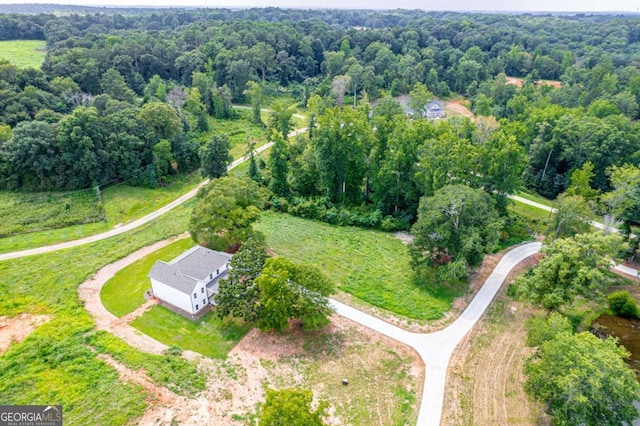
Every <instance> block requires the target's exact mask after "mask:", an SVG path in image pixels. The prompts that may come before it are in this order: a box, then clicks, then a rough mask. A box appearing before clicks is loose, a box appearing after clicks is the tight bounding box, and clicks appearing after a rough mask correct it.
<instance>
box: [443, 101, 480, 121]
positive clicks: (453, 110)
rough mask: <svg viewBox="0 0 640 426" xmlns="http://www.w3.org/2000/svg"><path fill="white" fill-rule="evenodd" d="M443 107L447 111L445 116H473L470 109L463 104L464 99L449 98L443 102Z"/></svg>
mask: <svg viewBox="0 0 640 426" xmlns="http://www.w3.org/2000/svg"><path fill="white" fill-rule="evenodd" d="M444 109H445V111H446V112H447V116H450V115H461V116H463V117H467V118H474V115H473V113H472V112H471V110H470V109H469V108H468V107H467V105H465V102H464V101H460V100H449V101H446V102H445V103H444Z"/></svg>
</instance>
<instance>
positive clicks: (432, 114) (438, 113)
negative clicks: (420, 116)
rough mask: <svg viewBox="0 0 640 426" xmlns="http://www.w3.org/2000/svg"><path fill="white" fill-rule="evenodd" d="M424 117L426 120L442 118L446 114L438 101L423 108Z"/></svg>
mask: <svg viewBox="0 0 640 426" xmlns="http://www.w3.org/2000/svg"><path fill="white" fill-rule="evenodd" d="M424 109H425V113H424V116H425V117H427V118H444V117H445V116H446V115H447V114H446V112H445V111H444V105H443V104H442V102H440V101H433V102H431V103H429V104H427V105H426V106H425V108H424Z"/></svg>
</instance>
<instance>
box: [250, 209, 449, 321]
mask: <svg viewBox="0 0 640 426" xmlns="http://www.w3.org/2000/svg"><path fill="white" fill-rule="evenodd" d="M256 229H258V230H259V231H261V232H263V233H264V234H265V235H266V237H267V245H268V246H269V248H271V249H272V250H273V251H274V252H275V253H276V254H278V255H280V256H284V257H288V258H290V259H292V260H294V261H297V262H307V263H310V264H312V265H315V266H317V267H319V268H321V269H322V270H323V271H324V272H325V274H326V275H327V276H329V277H330V278H331V279H333V281H334V282H335V283H336V284H337V285H338V288H339V289H340V290H342V291H345V292H347V293H350V294H352V295H354V296H356V297H357V298H359V299H361V300H362V301H364V302H366V303H368V304H371V305H374V306H377V307H380V308H382V309H386V310H389V311H391V312H394V313H395V314H397V315H400V316H402V317H407V318H410V319H414V320H431V319H436V318H440V317H441V316H442V314H443V313H444V312H446V311H448V310H449V309H450V307H451V302H452V301H453V299H454V298H455V296H457V294H453V292H451V291H450V290H449V289H447V288H442V290H441V292H440V293H439V294H434V293H431V292H429V291H428V290H427V289H426V288H424V287H422V286H420V285H417V284H416V283H414V282H413V274H412V271H411V267H410V265H409V254H408V251H407V247H406V246H405V245H404V244H402V242H401V241H400V240H399V239H397V238H396V237H395V236H393V235H391V234H388V233H384V232H378V231H372V230H366V229H361V228H355V227H339V226H332V225H327V224H324V223H321V222H315V221H310V220H306V219H300V218H297V217H293V216H289V215H284V214H277V213H272V212H267V213H264V214H263V215H262V217H261V219H260V221H259V222H258V224H257V225H256Z"/></svg>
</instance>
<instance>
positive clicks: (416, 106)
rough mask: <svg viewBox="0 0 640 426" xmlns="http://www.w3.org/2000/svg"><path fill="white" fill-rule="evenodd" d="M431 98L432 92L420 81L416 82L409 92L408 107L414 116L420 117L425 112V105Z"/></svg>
mask: <svg viewBox="0 0 640 426" xmlns="http://www.w3.org/2000/svg"><path fill="white" fill-rule="evenodd" d="M432 100H433V93H431V91H430V90H429V89H428V88H427V86H425V85H424V84H422V83H416V84H415V86H413V90H412V91H411V92H409V104H408V105H409V107H411V109H412V110H413V111H414V114H415V116H416V117H421V116H422V115H423V113H424V112H426V107H427V104H428V103H429V102H431V101H432Z"/></svg>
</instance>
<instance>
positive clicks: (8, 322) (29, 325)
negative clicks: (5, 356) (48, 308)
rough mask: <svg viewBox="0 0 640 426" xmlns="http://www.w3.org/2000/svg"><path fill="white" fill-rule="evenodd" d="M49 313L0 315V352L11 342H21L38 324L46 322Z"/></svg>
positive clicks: (48, 318) (7, 347)
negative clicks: (13, 315)
mask: <svg viewBox="0 0 640 426" xmlns="http://www.w3.org/2000/svg"><path fill="white" fill-rule="evenodd" d="M50 319H51V317H50V316H49V315H31V314H26V313H23V314H19V315H16V316H15V317H11V318H8V317H0V354H1V353H3V352H4V351H6V350H7V349H9V347H10V346H11V344H12V343H20V342H22V341H23V340H24V339H25V338H26V337H27V336H28V335H29V334H31V332H32V331H33V330H35V329H36V328H37V327H38V326H39V325H41V324H44V323H45V322H48V321H49V320H50Z"/></svg>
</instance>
